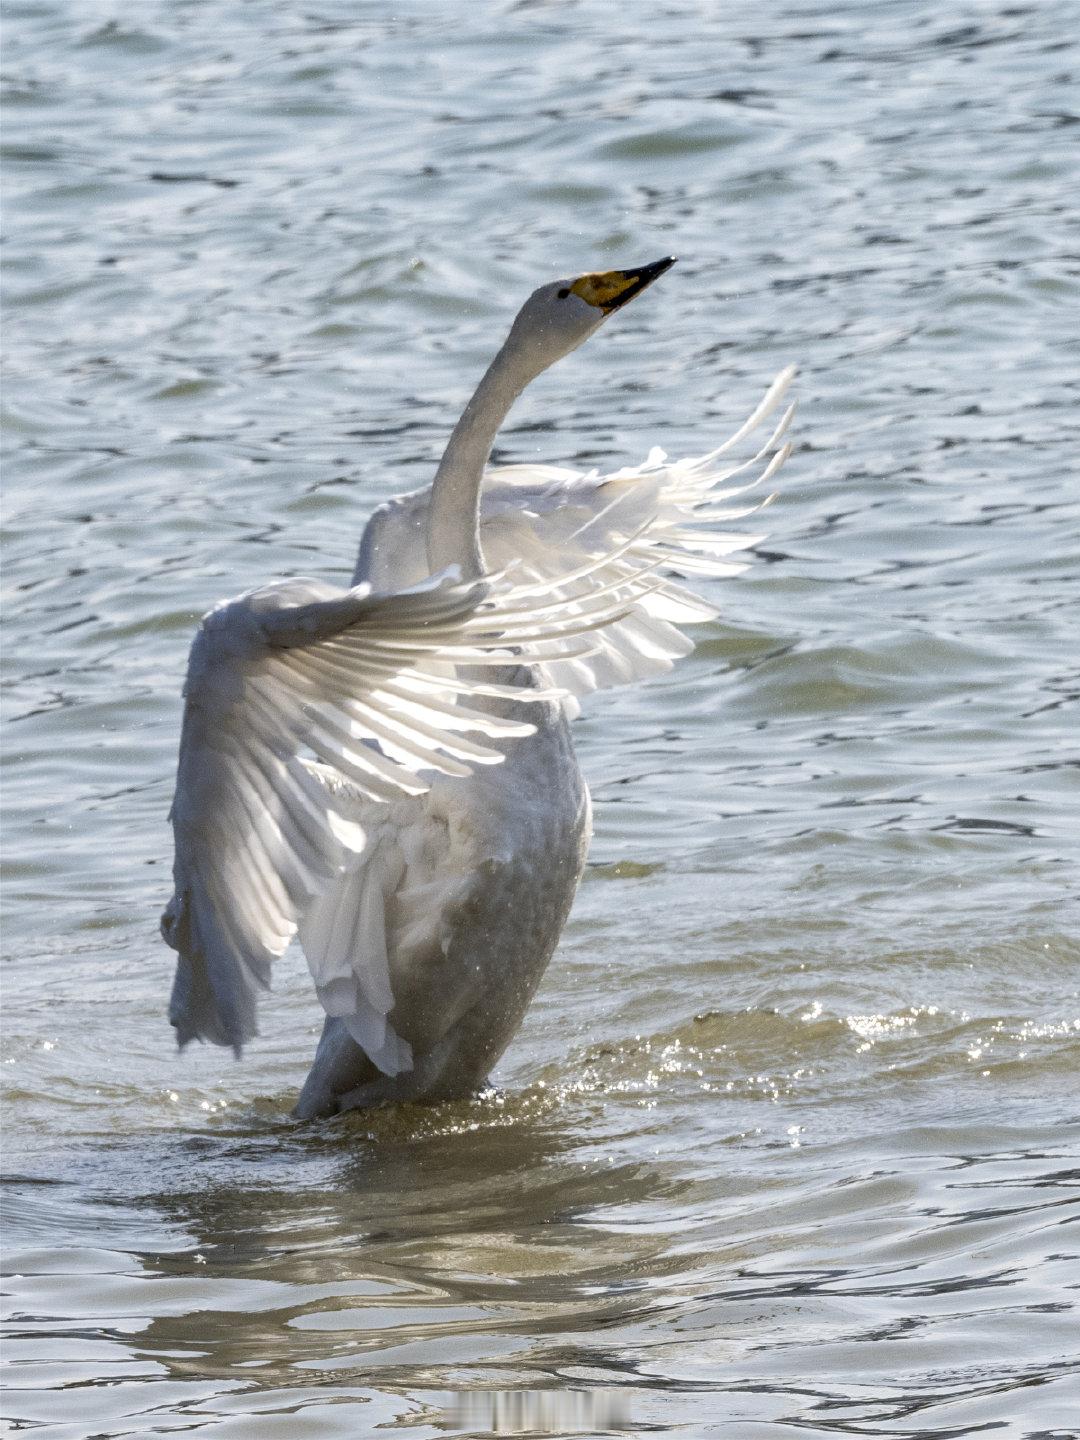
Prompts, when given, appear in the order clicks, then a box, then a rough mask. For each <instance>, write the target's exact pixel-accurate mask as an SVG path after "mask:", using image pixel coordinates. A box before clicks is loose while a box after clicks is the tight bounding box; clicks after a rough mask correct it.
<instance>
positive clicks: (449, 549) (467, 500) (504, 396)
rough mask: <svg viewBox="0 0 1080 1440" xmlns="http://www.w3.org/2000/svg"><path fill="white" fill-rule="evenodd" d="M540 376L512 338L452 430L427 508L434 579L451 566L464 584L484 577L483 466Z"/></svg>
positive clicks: (429, 557) (429, 562)
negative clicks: (529, 386)
mask: <svg viewBox="0 0 1080 1440" xmlns="http://www.w3.org/2000/svg"><path fill="white" fill-rule="evenodd" d="M539 368H540V369H543V368H544V366H543V365H541V366H540V367H539ZM538 373H539V371H538V369H537V368H535V367H534V366H532V365H530V364H529V363H528V361H527V359H526V357H525V354H524V353H523V349H522V347H521V346H520V345H519V344H517V343H515V336H514V335H513V334H512V333H511V336H510V338H509V339H508V340H507V342H506V344H505V345H504V346H503V347H502V349H501V350H500V351H499V353H498V354H497V355H496V356H495V359H494V360H493V361H492V362H491V364H490V365H489V366H488V369H487V371H486V372H485V374H484V378H483V379H482V380H481V381H480V384H479V385H478V386H477V387H476V392H475V394H474V395H473V397H472V399H471V400H470V401H469V403H468V404H467V405H466V406H465V409H464V411H463V412H462V415H461V419H460V420H459V421H458V422H457V424H456V425H455V426H454V432H453V434H452V435H451V436H450V441H449V444H448V445H447V447H446V450H445V451H444V452H443V457H442V459H441V460H440V461H439V468H438V470H436V472H435V479H434V481H433V482H432V486H431V501H430V503H429V505H428V519H427V537H426V538H427V558H428V565H429V566H430V567H431V571H432V573H433V574H434V573H435V572H436V571H438V570H444V569H445V568H446V566H447V565H459V566H460V567H461V571H462V577H463V578H464V579H466V580H472V579H475V578H476V577H477V576H479V575H482V574H483V573H484V556H483V552H482V551H481V549H480V486H481V483H482V481H483V478H484V466H485V465H486V464H487V461H488V456H489V455H490V454H491V447H492V445H493V444H494V441H495V436H496V435H497V434H498V431H499V426H500V425H501V424H502V422H503V420H505V418H506V414H507V411H508V410H509V409H510V407H511V405H513V403H514V401H515V400H516V399H517V397H518V396H519V395H520V394H521V392H522V390H524V388H525V386H526V385H527V384H528V383H529V381H530V380H532V379H533V377H534V376H535V375H536V374H538Z"/></svg>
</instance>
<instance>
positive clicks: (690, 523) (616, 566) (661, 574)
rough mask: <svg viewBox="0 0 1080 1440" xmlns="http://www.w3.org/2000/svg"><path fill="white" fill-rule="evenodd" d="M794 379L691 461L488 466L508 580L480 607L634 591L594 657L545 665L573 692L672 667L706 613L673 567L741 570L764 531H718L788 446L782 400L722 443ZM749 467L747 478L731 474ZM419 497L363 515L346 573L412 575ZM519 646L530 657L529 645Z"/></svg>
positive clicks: (423, 501)
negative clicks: (587, 470)
mask: <svg viewBox="0 0 1080 1440" xmlns="http://www.w3.org/2000/svg"><path fill="white" fill-rule="evenodd" d="M794 375H795V369H794V367H788V368H787V369H786V370H784V371H782V372H781V373H780V375H778V376H777V378H776V380H775V381H774V382H773V383H772V385H771V386H770V387H769V389H768V391H767V392H766V394H765V396H764V397H763V399H762V401H761V403H760V404H759V405H758V406H757V407H756V408H755V409H754V411H753V412H752V414H751V415H750V416H749V417H748V419H747V420H746V421H745V423H744V424H743V425H741V426H740V427H739V429H738V430H737V431H736V432H735V433H734V434H733V435H732V436H731V437H730V438H729V439H728V440H726V441H725V442H724V443H723V444H722V445H720V446H718V447H717V448H716V449H715V450H712V451H710V452H709V454H707V455H703V456H700V457H698V458H696V459H687V460H678V461H669V460H668V459H667V458H666V456H665V455H664V453H663V451H661V450H653V451H651V452H650V454H649V456H648V457H647V459H646V460H645V462H644V463H643V464H642V465H640V466H637V467H634V468H628V469H625V470H619V471H617V472H615V473H614V474H611V475H600V474H598V473H595V472H594V473H592V474H588V475H583V474H580V473H579V472H577V471H574V470H569V469H562V468H559V467H557V466H545V465H510V466H502V467H499V468H496V469H493V470H491V471H489V472H488V476H487V478H486V480H485V484H484V489H483V493H482V496H481V532H480V534H481V544H482V547H483V552H484V558H485V562H486V564H487V566H488V567H489V568H490V569H492V570H505V571H506V581H507V584H508V585H509V583H510V582H512V583H513V586H514V589H513V590H512V591H509V590H508V589H507V588H505V587H504V588H503V590H502V591H501V592H500V591H498V590H497V591H496V592H495V593H494V594H493V596H492V599H491V601H490V602H489V608H490V607H491V606H494V607H495V609H496V611H497V613H501V614H502V615H503V616H504V617H506V618H509V615H510V613H511V612H514V613H515V614H523V615H526V616H527V615H528V613H529V611H530V608H533V609H534V610H535V614H536V617H537V619H539V618H540V617H541V615H542V614H543V613H544V607H545V606H546V605H549V604H552V603H557V604H560V605H562V606H564V607H565V606H568V605H572V604H573V603H574V602H578V603H582V604H585V603H587V601H588V599H589V597H595V596H596V594H597V592H598V591H600V590H604V591H606V593H608V594H616V593H617V592H618V589H619V587H620V586H629V587H634V589H635V597H636V598H634V601H633V604H632V605H629V606H627V607H626V613H625V615H624V616H623V617H622V618H621V619H619V620H616V621H614V622H613V621H612V620H611V618H610V616H608V617H607V618H606V619H605V620H604V622H603V628H599V627H598V628H597V629H596V630H595V633H594V635H593V637H592V642H593V643H592V652H593V653H592V654H590V655H588V656H579V657H574V658H566V659H564V660H550V661H549V662H548V663H547V665H546V666H545V671H546V674H547V676H548V678H549V679H550V681H551V683H552V684H554V685H555V686H557V687H558V688H559V689H562V690H564V691H566V692H567V693H568V695H570V696H572V697H573V696H580V695H583V694H586V693H588V692H589V691H591V690H595V689H599V688H602V687H605V686H609V685H620V684H625V683H627V682H629V681H633V680H638V679H642V678H644V677H645V676H648V675H653V674H657V673H659V672H661V671H663V670H667V669H670V667H671V665H672V663H673V661H674V660H675V659H676V658H677V657H678V656H680V655H685V654H687V653H688V652H689V651H690V650H691V649H692V648H693V646H692V644H691V642H690V641H689V640H688V639H687V638H686V637H685V636H684V635H683V634H682V632H681V630H680V628H679V627H680V626H682V625H685V624H690V623H694V622H699V621H702V620H710V619H714V618H715V617H716V615H717V613H718V612H717V610H716V609H715V607H714V606H712V605H711V604H709V603H708V602H706V601H704V600H702V599H701V597H700V596H698V595H696V594H694V593H693V592H692V591H691V590H688V589H687V588H686V587H685V586H683V585H680V584H678V583H676V581H675V580H674V579H672V576H673V575H678V576H701V577H717V576H725V575H734V574H737V573H738V572H739V571H740V570H743V569H745V568H746V562H744V561H742V560H739V559H737V558H733V557H736V556H738V554H739V552H740V551H742V550H745V549H746V548H747V547H748V546H750V545H753V544H755V543H756V542H757V541H758V540H760V539H761V538H762V536H761V535H753V534H743V533H736V532H732V531H729V530H727V529H720V528H718V527H720V526H721V525H726V522H728V521H731V520H736V519H741V518H743V517H745V516H747V515H750V514H752V513H753V512H754V511H755V510H758V509H760V508H761V507H762V505H765V504H767V503H768V500H769V499H771V498H772V497H771V496H767V497H766V499H765V500H763V501H760V502H755V501H754V499H753V498H752V497H750V496H749V495H748V492H750V491H751V490H753V488H754V487H755V486H758V485H762V484H767V483H768V481H769V480H770V479H771V478H772V477H773V476H774V475H775V474H776V472H777V470H778V469H779V468H780V466H781V465H782V464H783V463H784V461H785V460H786V459H787V457H788V455H789V454H790V446H789V445H787V444H785V443H784V435H785V432H786V431H787V428H788V425H789V424H790V422H791V417H792V415H793V413H794V406H788V408H787V409H786V410H784V411H783V413H782V414H781V416H780V419H779V421H778V423H776V424H775V425H774V427H773V428H772V430H771V433H769V435H768V438H767V439H766V440H765V442H764V444H762V445H760V446H759V447H757V449H756V450H755V451H754V453H752V454H751V455H750V456H749V458H746V459H742V460H737V459H735V458H733V457H734V452H736V450H737V448H738V447H739V446H740V445H741V444H742V442H744V441H746V440H747V439H748V438H749V437H750V436H751V435H752V434H753V433H754V432H755V431H758V430H759V429H760V427H761V426H762V425H763V424H764V423H765V421H766V420H767V419H768V418H769V417H770V416H771V415H773V414H775V412H776V411H777V409H778V408H779V407H780V405H781V402H782V401H783V398H784V396H785V394H786V392H787V390H788V388H789V386H790V384H791V381H792V379H793V378H794ZM755 469H756V471H757V473H756V475H755V474H754V472H755ZM748 473H749V475H750V476H751V477H752V478H750V479H749V480H748V481H743V480H742V479H740V478H737V477H741V476H743V475H746V474H748ZM732 482H734V483H732ZM428 493H429V492H428V491H418V492H416V493H415V494H412V495H405V496H402V497H400V498H399V499H397V500H393V501H391V502H389V504H387V505H384V506H381V507H380V508H379V510H377V511H376V512H375V514H374V515H373V516H372V518H371V520H370V522H369V524H368V527H367V530H366V531H365V534H364V539H363V542H362V544H361V549H360V557H359V561H358V564H357V578H360V579H370V580H371V581H373V582H374V583H375V584H376V585H378V584H380V583H382V584H386V583H389V582H390V581H391V580H392V577H393V576H394V575H399V576H402V577H404V579H405V580H406V581H412V580H414V579H419V578H420V577H421V576H422V575H424V574H425V573H426V561H425V555H424V544H423V536H424V522H425V518H426V511H427V502H428ZM744 496H746V497H747V498H746V499H744V498H743V497H744ZM628 593H629V592H628V591H623V595H624V598H625V595H626V594H628ZM499 607H502V608H501V612H500V609H499ZM563 614H564V616H565V614H566V611H565V609H564V611H563ZM522 648H523V650H524V651H525V653H528V646H527V644H524V645H523V647H522Z"/></svg>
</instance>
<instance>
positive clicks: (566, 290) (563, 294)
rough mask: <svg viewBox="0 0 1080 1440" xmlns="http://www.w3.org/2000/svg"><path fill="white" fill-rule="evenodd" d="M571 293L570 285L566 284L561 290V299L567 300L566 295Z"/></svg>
mask: <svg viewBox="0 0 1080 1440" xmlns="http://www.w3.org/2000/svg"><path fill="white" fill-rule="evenodd" d="M569 294H570V286H569V285H564V286H563V288H562V289H561V290H560V291H559V299H560V300H565V299H566V297H567V296H568V295H569Z"/></svg>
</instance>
